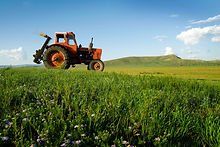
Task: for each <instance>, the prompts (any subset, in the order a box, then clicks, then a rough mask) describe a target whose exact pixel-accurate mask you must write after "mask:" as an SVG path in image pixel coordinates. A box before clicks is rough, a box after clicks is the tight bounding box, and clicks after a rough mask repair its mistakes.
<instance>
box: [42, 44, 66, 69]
mask: <svg viewBox="0 0 220 147" xmlns="http://www.w3.org/2000/svg"><path fill="white" fill-rule="evenodd" d="M43 61H44V65H45V67H46V68H62V69H68V68H69V67H70V64H69V53H68V51H67V50H65V49H64V48H63V47H61V46H51V47H49V48H48V49H47V51H46V52H45V53H44V56H43Z"/></svg>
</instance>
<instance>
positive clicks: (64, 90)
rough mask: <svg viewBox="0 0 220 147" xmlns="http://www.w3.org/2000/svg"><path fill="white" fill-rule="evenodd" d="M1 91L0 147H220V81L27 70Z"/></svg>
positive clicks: (1, 76) (7, 73)
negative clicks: (216, 82) (190, 146)
mask: <svg viewBox="0 0 220 147" xmlns="http://www.w3.org/2000/svg"><path fill="white" fill-rule="evenodd" d="M0 91H1V92H0V98H1V101H0V110H1V111H0V119H1V123H0V132H1V134H0V137H1V141H0V146H6V145H16V146H31V145H37V146H70V145H75V146H77V145H81V146H111V145H116V146H125V145H126V146H128V145H131V146H147V145H148V146H151V145H158V146H160V145H163V146H175V145H176V146H184V145H185V146H189V145H194V146H202V145H208V146H218V145H220V134H219V132H220V127H219V126H220V119H219V116H220V113H219V112H220V86H219V85H211V84H208V83H205V82H204V83H202V82H199V83H198V82H197V81H195V80H182V79H176V78H172V77H154V76H130V75H125V74H116V73H100V72H92V71H76V70H48V69H37V68H32V69H28V68H24V69H22V68H20V69H0Z"/></svg>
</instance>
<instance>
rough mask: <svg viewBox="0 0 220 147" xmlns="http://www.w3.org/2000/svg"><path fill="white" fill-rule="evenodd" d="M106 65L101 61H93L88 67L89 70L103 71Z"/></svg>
mask: <svg viewBox="0 0 220 147" xmlns="http://www.w3.org/2000/svg"><path fill="white" fill-rule="evenodd" d="M104 67H105V66H104V63H103V62H102V61H101V60H92V61H91V62H90V63H89V65H88V68H87V69H88V70H96V71H103V70H104Z"/></svg>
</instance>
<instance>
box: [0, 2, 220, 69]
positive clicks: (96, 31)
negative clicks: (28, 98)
mask: <svg viewBox="0 0 220 147" xmlns="http://www.w3.org/2000/svg"><path fill="white" fill-rule="evenodd" d="M219 8H220V1H219V0H62V1H61V0H59V1H58V0H1V1H0V65H19V64H34V63H33V56H32V55H33V54H34V53H35V50H36V49H40V48H41V46H42V44H43V43H44V41H45V38H43V37H42V36H40V35H39V34H40V33H41V32H43V33H45V34H47V35H49V36H51V37H52V40H51V41H50V43H54V34H55V32H73V33H75V34H76V40H77V43H78V44H82V46H83V47H88V46H89V43H90V40H91V38H92V37H93V38H94V42H93V43H94V47H95V48H102V49H103V54H102V60H104V61H106V60H111V59H117V58H122V57H129V56H163V55H169V54H175V55H177V56H179V57H181V58H183V59H200V60H220V9H219Z"/></svg>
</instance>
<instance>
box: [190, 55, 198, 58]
mask: <svg viewBox="0 0 220 147" xmlns="http://www.w3.org/2000/svg"><path fill="white" fill-rule="evenodd" d="M196 57H198V56H197V55H189V56H188V58H196Z"/></svg>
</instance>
